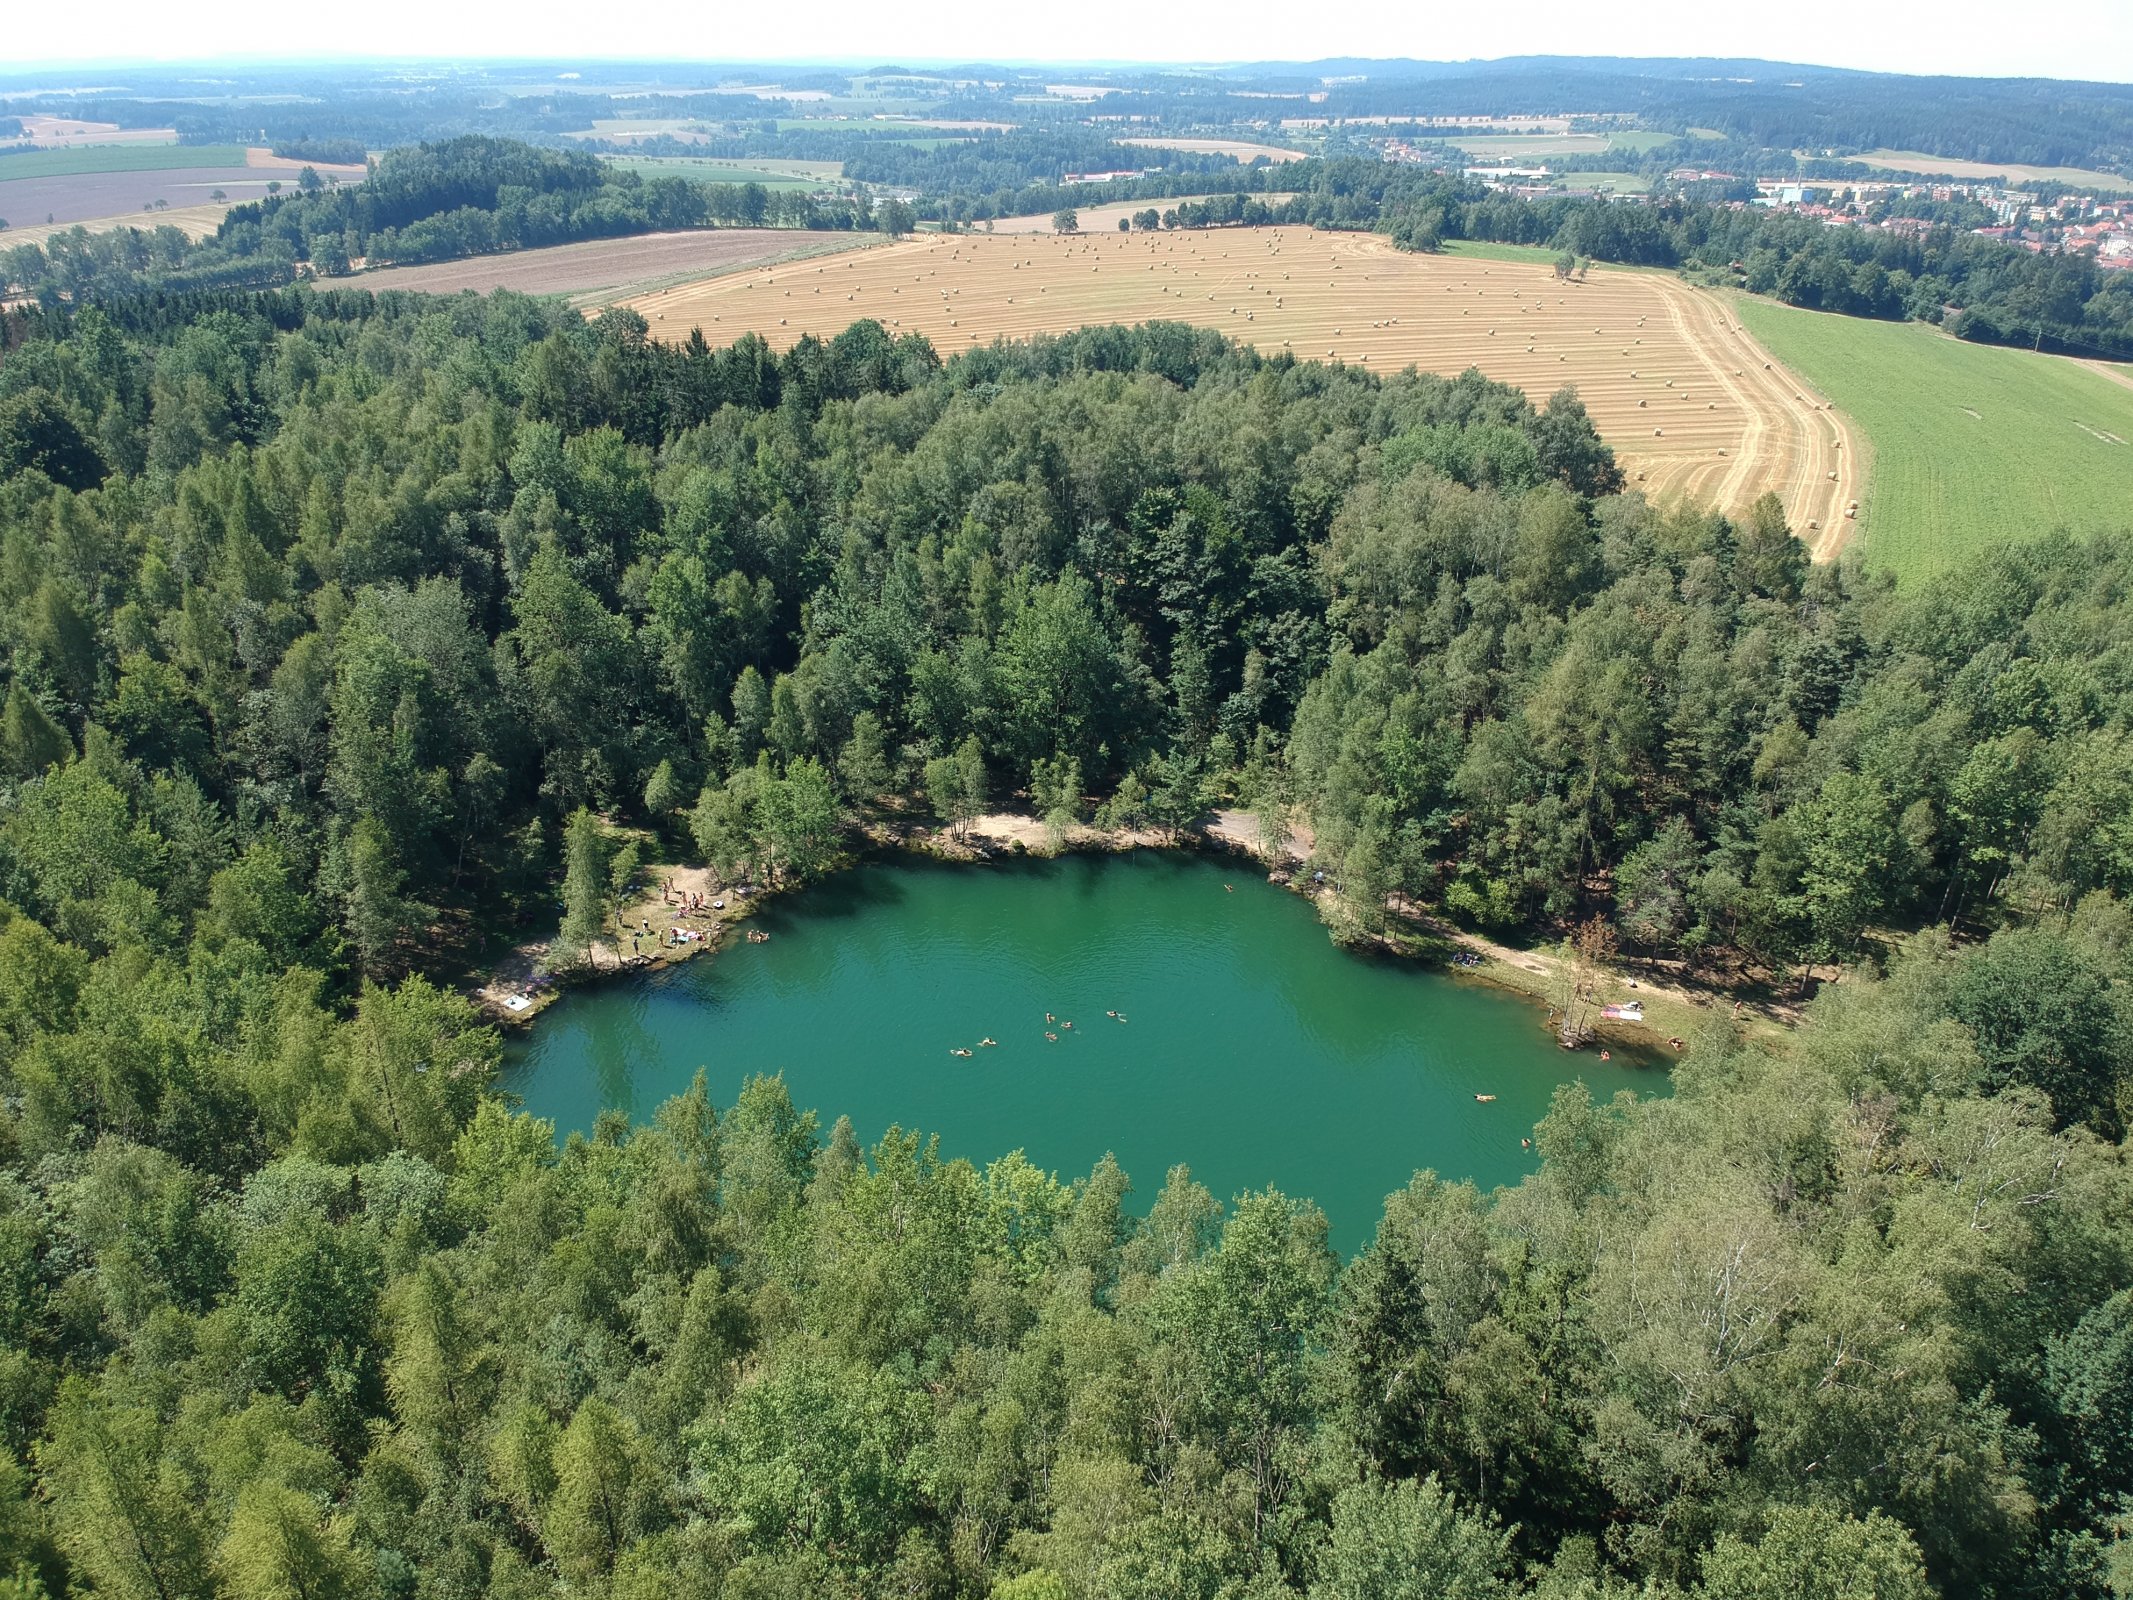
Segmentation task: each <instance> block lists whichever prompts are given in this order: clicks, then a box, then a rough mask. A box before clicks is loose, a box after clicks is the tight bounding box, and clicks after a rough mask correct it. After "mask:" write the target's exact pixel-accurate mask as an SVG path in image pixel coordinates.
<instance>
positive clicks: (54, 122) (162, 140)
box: [0, 112, 178, 149]
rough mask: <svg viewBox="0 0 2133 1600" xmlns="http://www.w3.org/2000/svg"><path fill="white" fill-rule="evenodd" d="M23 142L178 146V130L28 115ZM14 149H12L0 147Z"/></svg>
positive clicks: (52, 145)
mask: <svg viewBox="0 0 2133 1600" xmlns="http://www.w3.org/2000/svg"><path fill="white" fill-rule="evenodd" d="M21 121H22V142H23V143H24V144H34V145H41V146H43V147H45V148H47V149H51V148H55V147H57V148H72V147H74V146H76V145H89V144H176V143H177V142H178V130H177V129H176V128H122V127H120V126H119V125H118V124H117V123H115V122H83V121H81V120H79V119H78V118H75V117H52V116H42V115H39V114H37V113H35V112H30V113H26V114H25V115H24V116H23V117H22V119H21ZM0 148H12V146H7V147H0Z"/></svg>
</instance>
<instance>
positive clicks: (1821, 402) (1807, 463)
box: [1657, 278, 1866, 561]
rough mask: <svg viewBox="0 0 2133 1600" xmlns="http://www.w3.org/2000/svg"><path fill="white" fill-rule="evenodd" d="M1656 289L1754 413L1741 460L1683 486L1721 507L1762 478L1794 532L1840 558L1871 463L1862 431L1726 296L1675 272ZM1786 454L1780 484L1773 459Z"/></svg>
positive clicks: (1724, 384) (1698, 351) (1737, 500)
mask: <svg viewBox="0 0 2133 1600" xmlns="http://www.w3.org/2000/svg"><path fill="white" fill-rule="evenodd" d="M1657 284H1658V292H1659V296H1660V298H1661V299H1662V300H1664V301H1665V302H1666V303H1667V307H1668V312H1669V314H1670V316H1671V317H1672V319H1673V322H1674V325H1675V327H1676V329H1677V330H1678V331H1679V333H1680V335H1681V338H1682V340H1683V342H1684V343H1685V344H1686V345H1687V346H1688V348H1689V349H1690V350H1691V351H1692V352H1693V353H1694V354H1695V356H1696V357H1697V359H1698V360H1700V361H1701V362H1702V364H1703V366H1704V369H1705V371H1707V372H1708V373H1709V374H1710V375H1711V377H1712V379H1713V380H1714V381H1715V382H1717V383H1718V385H1719V387H1720V388H1721V389H1723V390H1724V391H1725V392H1726V393H1727V394H1728V395H1730V396H1731V397H1733V399H1734V400H1735V402H1736V403H1737V404H1739V405H1740V406H1741V408H1742V410H1743V411H1744V412H1745V413H1746V414H1747V416H1748V418H1749V422H1748V427H1747V430H1746V434H1745V437H1744V439H1743V442H1742V447H1741V450H1740V452H1739V457H1738V459H1737V460H1734V461H1732V462H1731V464H1730V466H1729V467H1728V469H1727V470H1726V471H1725V472H1724V473H1723V474H1722V475H1720V476H1719V477H1718V481H1717V482H1716V483H1715V484H1714V483H1711V482H1709V481H1708V475H1705V476H1704V477H1703V478H1700V479H1699V480H1696V481H1692V482H1691V483H1690V484H1688V485H1686V487H1687V488H1688V489H1689V491H1690V492H1691V493H1700V494H1705V495H1708V496H1710V497H1711V498H1712V499H1714V500H1715V501H1716V502H1717V503H1718V504H1720V505H1722V506H1737V505H1739V504H1741V503H1742V501H1743V500H1744V499H1748V498H1752V495H1751V494H1750V492H1749V491H1750V490H1751V488H1754V487H1755V486H1756V484H1757V482H1758V480H1761V483H1762V486H1763V487H1770V488H1775V489H1776V491H1777V494H1778V498H1779V499H1781V500H1783V501H1784V502H1785V507H1786V511H1787V514H1788V517H1789V519H1790V520H1791V523H1792V531H1793V532H1794V533H1796V534H1798V535H1799V537H1800V540H1801V542H1802V543H1803V544H1805V545H1806V546H1807V548H1808V553H1809V554H1810V555H1812V556H1813V557H1814V559H1815V560H1817V561H1828V560H1831V559H1833V558H1834V557H1835V556H1836V555H1837V554H1838V552H1839V551H1841V550H1842V549H1843V548H1844V546H1845V544H1846V543H1847V542H1848V541H1849V539H1850V537H1851V534H1852V532H1853V530H1855V529H1856V528H1857V526H1858V524H1857V523H1856V522H1855V521H1853V520H1851V519H1849V518H1847V517H1846V516H1845V515H1844V512H1845V509H1846V507H1848V506H1851V505H1853V504H1856V503H1857V502H1859V501H1860V500H1861V499H1862V497H1863V494H1862V492H1863V490H1864V489H1865V481H1864V478H1865V472H1866V463H1865V459H1864V452H1863V450H1862V448H1861V445H1860V436H1859V434H1858V430H1857V429H1856V428H1854V427H1853V426H1852V424H1851V422H1850V420H1849V419H1848V418H1846V417H1845V416H1844V414H1843V413H1842V412H1840V411H1838V410H1837V409H1836V408H1835V407H1834V406H1833V405H1832V404H1830V402H1829V401H1828V400H1827V399H1826V398H1824V397H1822V396H1820V395H1818V394H1817V393H1816V392H1815V390H1814V389H1813V387H1812V386H1811V385H1810V384H1808V382H1807V381H1806V380H1805V379H1804V378H1801V377H1800V376H1799V375H1798V374H1796V373H1794V372H1792V371H1791V370H1790V369H1788V368H1787V367H1785V366H1784V365H1783V364H1782V363H1781V362H1779V361H1778V360H1777V358H1776V357H1774V356H1773V355H1771V354H1770V352H1769V351H1768V350H1766V349H1765V348H1764V347H1763V346H1762V345H1761V344H1760V343H1759V342H1757V340H1756V339H1755V337H1754V336H1753V335H1752V334H1750V333H1749V332H1748V331H1747V329H1746V328H1745V327H1743V326H1742V324H1741V323H1740V322H1739V320H1738V318H1737V315H1736V313H1735V312H1734V310H1733V308H1732V306H1730V305H1729V304H1728V303H1727V302H1726V301H1725V300H1724V299H1722V298H1721V297H1719V296H1718V295H1715V294H1712V293H1711V292H1710V291H1708V290H1705V289H1699V288H1696V287H1694V286H1693V285H1690V284H1685V283H1682V282H1680V281H1679V280H1678V279H1674V278H1663V279H1658V280H1657ZM1773 462H1782V463H1783V467H1782V469H1781V471H1780V473H1779V476H1778V480H1777V482H1775V483H1772V482H1770V475H1771V464H1772V463H1773Z"/></svg>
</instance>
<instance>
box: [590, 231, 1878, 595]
mask: <svg viewBox="0 0 2133 1600" xmlns="http://www.w3.org/2000/svg"><path fill="white" fill-rule="evenodd" d="M629 303H630V304H631V305H633V306H634V307H635V308H636V309H637V310H639V311H641V312H643V313H644V315H645V316H646V317H647V318H648V319H649V320H650V321H651V325H652V331H653V334H654V336H655V337H658V338H663V339H670V340H681V339H685V338H687V337H688V334H689V331H690V329H692V328H694V327H698V326H700V327H702V329H703V330H704V335H705V337H706V338H708V339H710V340H711V341H712V342H713V343H724V342H730V341H731V340H733V339H736V338H738V337H740V336H741V335H742V334H744V333H749V332H757V333H760V334H762V335H763V336H764V338H766V339H767V340H769V341H770V343H771V344H772V345H773V346H775V347H777V348H779V349H783V348H785V347H786V346H789V345H790V344H792V342H793V341H794V340H796V339H798V338H799V337H800V336H801V335H802V334H803V333H813V334H816V335H818V336H822V337H828V336H831V335H833V334H835V333H837V332H839V331H841V330H842V329H844V328H845V327H847V326H849V325H850V324H851V323H852V322H854V321H856V320H858V319H859V318H861V317H874V318H877V319H879V320H880V321H881V322H882V323H883V324H884V325H885V326H887V327H889V328H890V329H892V330H893V331H899V332H915V333H922V334H924V335H925V336H926V337H927V338H928V339H930V340H931V341H932V342H933V344H934V346H935V348H937V349H938V350H940V352H941V353H942V354H943V355H953V354H954V353H955V352H956V351H958V350H967V349H970V348H973V347H975V346H977V345H981V344H985V343H988V342H990V341H991V340H994V339H1027V338H1029V337H1031V336H1032V335H1035V334H1040V333H1065V332H1068V331H1071V330H1072V329H1075V328H1079V327H1086V326H1089V325H1092V324H1099V323H1108V322H1124V323H1133V322H1145V321H1158V320H1161V321H1173V322H1190V323H1195V324H1198V325H1200V326H1204V327H1212V328H1218V329H1220V330H1221V331H1222V332H1224V333H1226V334H1229V335H1230V336H1232V337H1234V338H1236V339H1239V340H1241V341H1243V342H1245V343H1247V344H1253V345H1257V346H1258V347H1259V348H1260V349H1262V350H1265V351H1270V352H1271V351H1279V350H1284V349H1286V350H1289V351H1290V352H1292V353H1293V354H1295V355H1296V356H1298V357H1301V358H1308V359H1316V360H1338V361H1344V362H1353V363H1359V364H1365V365H1367V366H1369V367H1370V368H1371V369H1372V370H1374V371H1383V372H1388V373H1391V372H1398V371H1400V370H1401V369H1402V368H1404V367H1407V366H1410V365H1412V366H1416V367H1419V368H1421V369H1423V370H1425V371H1431V372H1442V373H1457V372H1461V371H1464V370H1465V369H1466V368H1468V367H1478V368H1480V369H1481V370H1482V371H1483V372H1484V373H1486V374H1487V375H1488V376H1490V377H1491V378H1496V379H1500V380H1501V381H1503V382H1506V383H1514V384H1517V385H1518V386H1520V387H1521V388H1523V389H1524V390H1525V391H1526V392H1527V393H1528V394H1529V395H1531V396H1532V397H1533V398H1534V400H1535V402H1536V403H1542V402H1545V401H1546V400H1547V398H1548V396H1549V395H1551V394H1553V393H1554V392H1555V391H1556V390H1557V389H1559V388H1561V387H1563V386H1564V385H1565V384H1573V385H1575V386H1576V387H1577V390H1578V392H1579V394H1580V395H1581V396H1582V397H1583V399H1584V401H1585V404H1586V407H1587V409H1588V410H1589V411H1590V412H1591V413H1592V418H1593V421H1594V423H1595V424H1596V425H1597V426H1598V428H1599V430H1600V432H1601V434H1602V435H1603V436H1604V437H1605V438H1606V439H1607V441H1608V442H1609V443H1610V444H1612V445H1613V446H1614V447H1615V450H1616V452H1617V455H1618V456H1619V458H1620V460H1621V462H1622V465H1623V467H1624V470H1625V471H1626V472H1628V473H1629V475H1630V477H1631V479H1632V482H1633V484H1634V486H1636V487H1639V488H1642V489H1643V490H1645V491H1646V492H1647V493H1649V494H1652V495H1654V496H1655V497H1665V496H1670V495H1676V494H1681V495H1692V496H1697V497H1700V498H1704V499H1708V500H1711V501H1713V502H1715V503H1717V504H1718V505H1720V506H1722V507H1724V508H1727V509H1738V508H1740V507H1743V506H1745V505H1747V504H1748V503H1749V502H1750V501H1752V500H1753V499H1755V497H1756V496H1757V495H1759V494H1761V493H1763V492H1764V491H1765V490H1774V491H1776V493H1777V494H1778V496H1779V497H1780V499H1781V500H1783V502H1784V504H1785V507H1786V511H1787V514H1788V516H1789V517H1790V518H1791V520H1792V525H1793V527H1794V529H1795V530H1796V531H1797V532H1798V533H1799V534H1800V536H1801V538H1802V539H1804V540H1806V541H1807V543H1808V544H1809V546H1810V547H1811V548H1813V549H1815V550H1816V552H1817V554H1818V555H1823V556H1827V555H1830V554H1833V553H1834V552H1835V550H1836V548H1837V547H1838V545H1839V544H1840V543H1841V542H1842V539H1843V537H1844V535H1845V533H1846V532H1847V531H1848V530H1849V528H1850V526H1851V525H1850V524H1849V523H1847V522H1846V521H1845V519H1844V516H1843V511H1844V508H1845V506H1846V505H1847V504H1849V503H1850V502H1852V501H1854V500H1857V499H1858V498H1859V496H1860V492H1861V491H1860V484H1859V482H1858V478H1857V473H1858V470H1859V469H1858V468H1857V467H1856V466H1855V461H1856V459H1857V457H1858V454H1859V450H1858V445H1857V441H1856V439H1855V438H1854V436H1853V434H1852V431H1851V428H1850V425H1849V423H1848V422H1847V421H1846V419H1845V418H1844V417H1843V416H1841V415H1840V414H1839V413H1837V412H1835V411H1833V410H1831V409H1829V408H1828V407H1827V405H1826V402H1824V401H1822V400H1821V399H1820V398H1819V397H1818V396H1816V395H1815V394H1814V393H1813V392H1812V391H1810V390H1808V389H1807V388H1806V387H1805V386H1804V385H1803V384H1802V383H1801V382H1800V381H1799V380H1797V379H1796V378H1795V377H1793V376H1792V375H1791V374H1789V373H1788V372H1786V371H1785V370H1783V369H1782V368H1781V367H1779V366H1777V364H1776V363H1775V362H1774V361H1773V360H1772V358H1771V357H1770V356H1769V354H1768V353H1767V352H1766V351H1764V350H1763V348H1762V347H1761V346H1760V345H1758V344H1757V343H1756V342H1755V341H1754V340H1753V339H1752V338H1750V337H1749V336H1748V335H1747V334H1746V333H1745V332H1743V331H1742V330H1741V329H1740V327H1739V325H1738V322H1737V320H1736V319H1735V318H1734V317H1733V316H1732V315H1731V312H1730V308H1729V307H1728V306H1727V305H1726V304H1725V303H1724V302H1723V301H1721V300H1719V299H1718V298H1717V297H1716V296H1714V295H1711V294H1707V293H1705V292H1704V291H1702V290H1698V289H1694V288H1691V287H1689V286H1688V285H1686V284H1683V283H1681V282H1679V281H1678V280H1676V279H1674V278H1672V277H1669V276H1666V275H1663V274H1659V273H1651V272H1636V271H1627V270H1608V269H1598V270H1596V271H1595V272H1594V273H1593V275H1592V277H1591V279H1590V281H1588V282H1584V283H1576V282H1572V283H1563V282H1559V281H1557V279H1556V277H1555V273H1554V269H1553V267H1552V266H1549V265H1546V264H1543V263H1540V262H1532V261H1491V260H1479V259H1472V258H1463V257H1458V256H1424V255H1410V254H1404V253H1401V252H1399V251H1395V250H1394V249H1393V248H1392V247H1391V246H1390V245H1389V244H1387V243H1386V242H1385V241H1384V240H1382V239H1379V238H1377V237H1375V236H1373V235H1368V234H1329V233H1318V232H1314V231H1312V230H1310V229H1305V228H1237V229H1223V230H1217V231H1211V232H1192V233H1164V234H1141V233H1135V234H1118V233H1110V234H1098V235H1081V236H1074V235H1064V236H1060V235H1046V234H996V235H991V236H985V235H950V236H934V237H925V238H916V239H909V240H906V241H904V242H903V243H901V244H897V245H894V246H889V247H886V248H882V249H877V250H873V251H869V252H867V253H866V254H865V255H863V256H859V257H855V258H847V257H842V256H840V257H836V258H832V259H829V260H820V259H818V260H813V261H805V262H795V263H788V264H783V265H776V266H770V267H766V268H764V269H763V270H759V271H750V272H746V273H736V274H733V275H730V276H727V277H723V278H718V279H713V280H710V281H708V282H702V283H687V284H678V285H675V286H673V287H671V288H667V289H664V290H661V291H659V292H656V293H653V294H649V295H644V296H640V297H638V298H636V299H634V300H631V301H630V302H629Z"/></svg>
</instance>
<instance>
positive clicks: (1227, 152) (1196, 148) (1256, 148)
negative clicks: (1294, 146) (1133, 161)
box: [1118, 139, 1304, 166]
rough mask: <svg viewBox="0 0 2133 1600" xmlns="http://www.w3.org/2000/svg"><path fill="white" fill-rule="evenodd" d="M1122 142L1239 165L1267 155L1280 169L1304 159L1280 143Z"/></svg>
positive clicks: (1301, 154)
mask: <svg viewBox="0 0 2133 1600" xmlns="http://www.w3.org/2000/svg"><path fill="white" fill-rule="evenodd" d="M1118 143H1120V144H1132V145H1141V146H1144V147H1145V148H1147V149H1150V150H1182V151H1184V152H1185V153H1186V154H1187V155H1195V156H1228V157H1229V158H1230V159H1231V160H1232V161H1237V162H1252V161H1257V160H1258V159H1259V158H1260V157H1261V156H1265V157H1266V158H1267V160H1269V161H1271V162H1273V163H1274V164H1275V165H1276V166H1279V165H1281V164H1282V163H1283V162H1286V161H1301V160H1303V159H1304V152H1303V151H1301V150H1285V149H1283V148H1282V147H1281V146H1280V145H1278V144H1257V143H1254V142H1253V141H1252V140H1250V139H1120V140H1119V141H1118Z"/></svg>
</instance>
